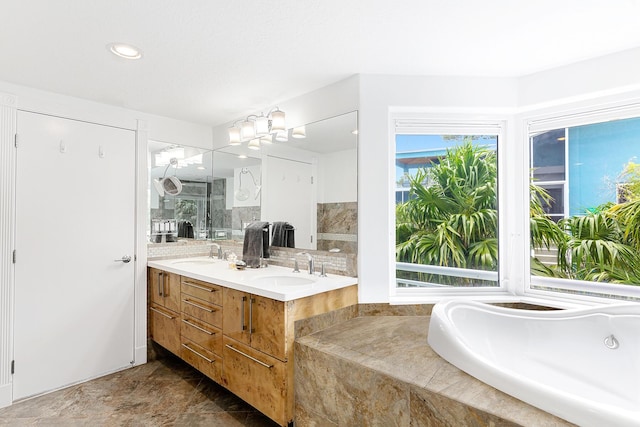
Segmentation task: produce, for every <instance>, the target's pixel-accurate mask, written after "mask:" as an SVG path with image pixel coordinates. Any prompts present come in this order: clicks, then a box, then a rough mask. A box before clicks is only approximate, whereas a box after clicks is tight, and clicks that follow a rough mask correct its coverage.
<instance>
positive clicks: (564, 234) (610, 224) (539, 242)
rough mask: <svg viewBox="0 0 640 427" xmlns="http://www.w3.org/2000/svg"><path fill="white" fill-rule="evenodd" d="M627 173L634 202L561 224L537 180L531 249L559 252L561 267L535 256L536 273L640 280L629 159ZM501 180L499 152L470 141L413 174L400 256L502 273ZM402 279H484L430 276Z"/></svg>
mask: <svg viewBox="0 0 640 427" xmlns="http://www.w3.org/2000/svg"><path fill="white" fill-rule="evenodd" d="M625 171H626V175H625V176H626V182H627V183H630V184H629V185H627V186H626V187H625V189H626V191H628V193H627V194H626V196H627V200H629V201H627V202H625V203H622V204H617V205H614V204H611V203H608V204H603V205H601V206H598V207H597V208H595V209H592V210H591V211H590V212H589V213H588V214H587V215H584V216H582V215H580V216H573V217H570V218H566V219H564V220H562V221H560V223H558V224H556V223H555V222H553V221H552V220H551V219H550V218H549V217H548V215H546V213H545V210H544V206H546V205H549V204H550V202H551V201H552V200H553V199H552V198H551V196H550V195H549V194H548V193H547V192H546V191H545V190H544V189H543V188H541V187H538V186H537V185H535V184H534V183H531V184H530V212H529V213H530V231H531V246H532V247H533V248H547V249H555V248H557V249H558V258H557V264H556V265H554V266H547V265H544V264H542V262H540V260H538V259H537V258H535V257H532V259H531V273H532V274H534V275H539V276H547V277H558V278H567V279H575V280H586V281H594V282H611V283H621V284H633V285H640V255H639V254H640V165H636V164H633V163H631V162H630V163H629V165H627V168H626V169H625ZM496 180H497V162H496V157H495V152H493V151H491V150H487V149H484V148H481V147H477V146H473V145H472V144H471V142H470V140H465V141H464V142H463V143H462V144H461V145H459V146H457V147H455V148H453V149H449V150H447V154H446V156H445V157H443V158H442V159H440V163H438V164H435V165H433V166H432V167H430V168H423V169H420V170H419V171H418V173H417V174H416V175H415V177H413V178H410V200H409V201H407V202H405V203H403V204H398V205H397V206H396V259H397V261H401V262H410V263H416V264H426V265H438V266H447V267H459V268H471V269H481V270H492V271H495V270H497V266H498V243H497V242H498V240H497V230H498V217H497V211H496V196H497V185H496ZM427 183H429V184H427ZM636 185H637V187H636ZM398 277H404V278H407V279H413V280H423V281H428V280H433V279H434V278H437V280H438V282H439V283H442V284H452V285H477V284H478V283H477V282H472V281H471V280H469V281H465V280H464V279H460V278H451V277H446V276H438V275H429V274H423V273H410V272H399V273H398Z"/></svg>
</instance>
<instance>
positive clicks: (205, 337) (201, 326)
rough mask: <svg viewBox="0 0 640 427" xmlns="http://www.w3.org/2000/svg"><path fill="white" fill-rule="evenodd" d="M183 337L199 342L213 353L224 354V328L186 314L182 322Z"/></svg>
mask: <svg viewBox="0 0 640 427" xmlns="http://www.w3.org/2000/svg"><path fill="white" fill-rule="evenodd" d="M181 333H182V337H183V338H188V339H189V340H190V341H193V342H194V343H196V344H198V345H199V346H200V347H203V348H205V349H207V350H209V351H211V352H213V353H216V354H218V355H222V330H220V329H218V328H216V327H213V326H211V325H209V324H207V323H204V322H201V321H199V320H197V319H194V318H193V317H189V316H184V317H183V318H182V322H181Z"/></svg>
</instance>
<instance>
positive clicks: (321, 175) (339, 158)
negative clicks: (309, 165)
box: [317, 148, 358, 203]
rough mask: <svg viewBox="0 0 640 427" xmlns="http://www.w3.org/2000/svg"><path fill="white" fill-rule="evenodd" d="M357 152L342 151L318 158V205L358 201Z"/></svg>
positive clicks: (355, 150)
mask: <svg viewBox="0 0 640 427" xmlns="http://www.w3.org/2000/svg"><path fill="white" fill-rule="evenodd" d="M357 165H358V150H357V149H355V148H354V149H353V150H344V151H336V152H333V153H328V154H324V155H322V156H319V157H318V180H317V182H318V203H339V202H355V201H357V200H358V168H357Z"/></svg>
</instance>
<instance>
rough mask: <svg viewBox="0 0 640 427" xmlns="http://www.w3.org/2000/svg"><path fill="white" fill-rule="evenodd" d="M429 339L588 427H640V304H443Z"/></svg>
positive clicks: (475, 370)
mask: <svg viewBox="0 0 640 427" xmlns="http://www.w3.org/2000/svg"><path fill="white" fill-rule="evenodd" d="M428 342H429V345H430V346H431V348H433V350H434V351H435V352H437V353H438V354H439V355H440V356H442V357H443V358H444V359H446V360H447V361H449V362H450V363H452V364H453V365H455V366H457V367H458V368H460V369H462V370H463V371H465V372H467V373H468V374H470V375H472V376H474V377H476V378H478V379H479V380H481V381H483V382H485V383H487V384H489V385H491V386H493V387H495V388H497V389H499V390H502V391H503V392H505V393H508V394H510V395H512V396H514V397H516V398H518V399H520V400H523V401H524V402H527V403H529V404H531V405H533V406H536V407H538V408H540V409H542V410H544V411H546V412H549V413H551V414H554V415H556V416H558V417H560V418H564V419H565V420H568V421H570V422H572V423H576V424H578V425H580V426H585V427H586V426H594V427H595V426H597V427H602V426H616V427H617V426H640V304H634V303H627V304H616V305H610V306H603V307H598V308H587V309H571V310H554V311H529V310H516V309H510V308H503V307H496V306H492V305H487V304H482V303H478V302H474V301H460V300H458V301H446V302H441V303H438V304H436V305H435V307H434V308H433V312H432V315H431V321H430V324H429V335H428Z"/></svg>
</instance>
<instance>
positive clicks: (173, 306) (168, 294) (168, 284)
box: [163, 271, 180, 311]
mask: <svg viewBox="0 0 640 427" xmlns="http://www.w3.org/2000/svg"><path fill="white" fill-rule="evenodd" d="M163 295H164V306H165V307H167V308H168V309H169V310H172V311H180V275H179V274H175V273H168V272H166V271H165V272H164V284H163Z"/></svg>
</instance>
